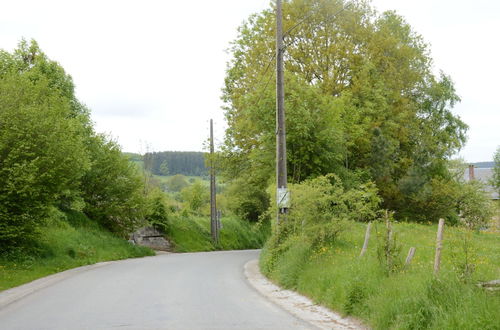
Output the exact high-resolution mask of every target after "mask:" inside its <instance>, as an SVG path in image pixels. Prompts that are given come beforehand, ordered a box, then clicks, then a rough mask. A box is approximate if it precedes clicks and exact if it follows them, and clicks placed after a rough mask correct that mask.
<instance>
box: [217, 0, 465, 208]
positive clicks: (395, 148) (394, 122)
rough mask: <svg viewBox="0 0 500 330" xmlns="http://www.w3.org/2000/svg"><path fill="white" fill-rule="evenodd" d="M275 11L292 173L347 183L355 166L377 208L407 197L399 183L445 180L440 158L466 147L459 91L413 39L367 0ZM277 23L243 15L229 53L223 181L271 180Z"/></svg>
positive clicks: (299, 2) (303, 1) (304, 1)
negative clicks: (279, 30)
mask: <svg viewBox="0 0 500 330" xmlns="http://www.w3.org/2000/svg"><path fill="white" fill-rule="evenodd" d="M342 9H343V10H342ZM283 10H284V18H285V20H284V31H287V32H286V33H285V44H286V55H285V86H286V88H285V108H286V112H287V118H286V120H287V122H286V125H287V156H288V169H289V171H288V173H289V180H290V181H291V182H301V181H303V180H304V179H307V178H314V177H317V176H320V175H325V174H327V173H336V174H338V175H339V176H340V177H341V178H342V179H344V180H343V181H346V182H347V181H348V180H346V178H348V177H349V176H350V175H351V174H350V172H352V171H353V170H362V171H364V172H367V173H370V174H371V176H372V179H373V180H375V182H376V184H377V187H378V190H379V193H380V195H381V196H382V197H383V204H384V205H383V206H385V207H386V208H390V209H399V208H401V207H403V206H405V205H407V204H408V203H410V204H411V203H413V198H411V197H409V194H411V192H410V191H405V189H406V188H408V187H410V185H408V184H406V183H408V182H410V181H412V180H417V181H420V182H418V185H417V186H419V187H421V186H422V185H425V184H428V183H429V182H430V181H431V180H432V179H433V178H447V177H448V176H449V173H448V171H447V169H446V166H445V165H446V161H445V160H446V158H447V157H449V156H451V155H452V154H454V153H455V152H456V151H457V150H458V149H459V148H460V147H461V146H462V145H463V143H464V142H465V131H466V129H467V126H466V125H465V124H464V123H463V122H462V121H461V120H460V119H459V118H458V117H456V116H454V115H453V114H452V112H451V108H452V107H453V106H454V104H455V103H456V102H458V101H459V98H458V96H457V95H456V93H455V89H454V86H453V83H452V81H451V79H450V78H449V77H448V76H446V75H445V74H441V75H439V76H435V75H434V74H433V73H432V68H431V64H432V60H431V58H430V56H429V50H428V48H427V45H426V44H425V43H424V42H423V39H422V37H421V36H419V35H417V34H416V33H415V32H413V31H412V29H411V27H410V26H409V25H408V24H407V23H406V22H405V21H404V20H403V18H401V17H400V16H398V15H396V14H395V13H394V12H385V13H382V14H378V13H376V12H375V11H374V10H372V9H371V8H370V7H369V5H368V4H367V3H366V2H364V1H353V2H349V5H348V6H347V2H345V1H342V0H336V1H333V0H291V1H287V2H285V3H284V5H283ZM274 24H275V20H274V12H273V11H272V10H265V11H263V12H261V13H260V14H256V15H253V16H251V17H250V18H249V19H248V21H247V22H245V23H244V24H243V25H242V26H241V27H240V29H239V35H238V37H237V38H236V40H235V41H234V42H233V43H232V46H231V49H230V51H231V54H232V56H233V58H232V60H231V61H230V63H229V65H228V70H227V74H226V79H225V87H224V90H223V96H222V98H223V101H224V102H225V108H224V111H225V116H226V120H227V122H228V129H227V130H226V136H225V142H224V146H223V148H222V154H223V158H224V161H223V164H224V166H223V168H224V172H223V174H224V176H225V177H226V178H227V179H235V178H240V177H253V180H252V181H254V182H255V181H264V182H269V181H270V179H271V178H272V177H273V176H274V158H275V156H274V144H275V114H274V107H275V91H274V87H273V86H272V85H273V84H272V83H271V82H272V81H273V79H272V78H273V75H272V70H269V69H268V70H266V68H268V67H269V68H271V67H273V63H272V61H271V59H273V53H274V41H273V40H274V34H275V31H274V30H275V27H274ZM267 64H269V66H268V65H267ZM257 178H258V179H257ZM249 180H250V179H249ZM261 191H262V190H261ZM424 215H425V214H424ZM396 216H399V212H397V213H396Z"/></svg>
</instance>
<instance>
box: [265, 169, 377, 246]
mask: <svg viewBox="0 0 500 330" xmlns="http://www.w3.org/2000/svg"><path fill="white" fill-rule="evenodd" d="M290 194H291V196H292V204H291V207H290V214H289V215H288V216H287V219H286V220H285V223H284V224H283V225H284V226H287V227H290V228H291V229H290V230H291V231H292V232H293V233H296V234H305V235H306V236H307V237H308V238H309V240H310V241H311V243H312V244H313V246H322V245H325V244H330V243H333V242H334V241H335V239H336V238H337V236H338V235H339V234H340V233H341V232H342V231H344V230H345V229H346V228H347V227H348V221H349V220H356V221H370V220H372V219H374V218H375V217H376V211H377V209H378V205H379V204H380V198H379V197H378V195H377V189H376V187H375V186H374V185H373V184H372V183H370V182H369V183H366V184H363V185H360V186H359V188H358V189H345V188H344V186H343V184H342V181H341V180H340V178H339V177H338V176H336V175H334V174H329V175H326V176H320V177H317V178H315V179H310V180H306V181H304V182H303V183H301V184H293V185H291V186H290ZM273 205H275V203H273ZM270 209H271V210H273V211H272V213H273V214H275V208H274V207H272V208H270ZM277 234H279V233H277Z"/></svg>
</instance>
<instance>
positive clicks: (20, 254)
mask: <svg viewBox="0 0 500 330" xmlns="http://www.w3.org/2000/svg"><path fill="white" fill-rule="evenodd" d="M54 212H55V214H52V216H51V219H50V220H49V224H48V225H47V227H46V228H44V229H43V231H42V232H41V236H40V239H39V240H38V241H37V242H33V245H32V246H31V247H30V248H23V249H22V250H20V249H18V250H11V251H10V252H9V253H4V254H2V255H0V291H1V290H5V289H8V288H11V287H14V286H18V285H21V284H23V283H27V282H30V281H32V280H34V279H37V278H40V277H44V276H47V275H50V274H53V273H57V272H60V271H63V270H66V269H70V268H74V267H78V266H83V265H89V264H94V263H97V262H101V261H108V260H119V259H125V258H133V257H142V256H147V255H154V252H153V251H152V250H151V249H149V248H145V247H139V246H135V245H132V244H130V243H128V242H127V241H126V240H123V239H120V238H118V237H116V236H114V235H113V234H111V233H110V232H108V231H106V230H104V229H102V228H101V227H100V226H99V225H98V224H97V223H96V222H94V221H92V220H90V219H88V218H87V217H86V216H85V215H83V214H82V213H78V212H68V213H65V214H64V213H61V212H59V211H54Z"/></svg>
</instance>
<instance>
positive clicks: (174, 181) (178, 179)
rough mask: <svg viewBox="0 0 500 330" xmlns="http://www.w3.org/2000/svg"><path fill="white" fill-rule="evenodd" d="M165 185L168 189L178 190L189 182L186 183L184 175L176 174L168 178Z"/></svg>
mask: <svg viewBox="0 0 500 330" xmlns="http://www.w3.org/2000/svg"><path fill="white" fill-rule="evenodd" d="M166 185H167V188H168V190H169V191H173V192H179V191H181V190H182V189H184V188H185V187H187V186H188V185H189V184H188V183H187V181H186V177H185V176H184V175H182V174H176V175H174V176H172V177H170V178H169V179H168V181H167V183H166Z"/></svg>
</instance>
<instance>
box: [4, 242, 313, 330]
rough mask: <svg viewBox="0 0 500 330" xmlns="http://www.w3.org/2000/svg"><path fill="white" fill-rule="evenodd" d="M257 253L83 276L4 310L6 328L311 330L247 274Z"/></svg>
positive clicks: (128, 265)
mask: <svg viewBox="0 0 500 330" xmlns="http://www.w3.org/2000/svg"><path fill="white" fill-rule="evenodd" d="M258 253H259V251H227V252H207V253H186V254H164V255H159V256H156V257H151V258H143V259H129V260H124V261H121V262H116V263H111V264H109V265H105V266H102V267H99V268H95V269H91V270H87V271H83V272H81V273H77V274H76V275H73V276H70V277H69V278H66V279H64V280H62V281H60V282H58V283H56V284H54V285H52V286H49V287H47V288H45V289H42V290H40V291H37V292H35V293H33V294H31V295H29V296H26V297H24V298H22V299H21V300H18V301H16V302H14V303H12V304H10V305H7V306H6V307H4V308H3V309H0V329H12V330H14V329H37V330H38V329H50V330H55V329H64V330H71V329H174V330H177V329H179V330H180V329H190V330H191V329H311V328H312V326H311V325H309V324H306V323H304V322H302V321H300V320H298V319H296V318H295V317H294V316H292V315H291V314H289V313H288V312H286V311H284V310H282V309H280V308H279V307H277V306H276V305H274V304H273V303H271V302H269V301H268V300H267V299H266V298H264V297H263V296H261V295H260V294H259V293H257V292H256V291H255V290H254V289H253V288H252V287H251V286H250V284H249V283H248V282H247V280H246V278H245V276H244V274H243V266H244V264H245V263H246V262H247V261H249V260H252V259H256V258H258Z"/></svg>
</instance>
